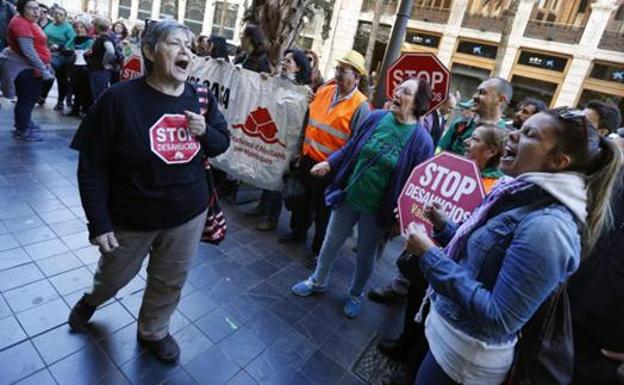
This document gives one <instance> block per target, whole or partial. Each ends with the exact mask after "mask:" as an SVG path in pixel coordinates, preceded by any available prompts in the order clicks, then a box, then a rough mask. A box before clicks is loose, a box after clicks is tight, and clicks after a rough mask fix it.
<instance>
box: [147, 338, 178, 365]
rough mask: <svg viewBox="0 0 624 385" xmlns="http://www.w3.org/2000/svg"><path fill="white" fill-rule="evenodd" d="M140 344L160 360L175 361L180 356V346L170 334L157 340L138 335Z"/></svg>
mask: <svg viewBox="0 0 624 385" xmlns="http://www.w3.org/2000/svg"><path fill="white" fill-rule="evenodd" d="M138 339H139V342H140V343H141V345H143V346H144V347H146V348H147V349H149V350H150V351H151V352H152V353H154V355H155V356H156V357H157V358H158V359H159V360H161V361H163V362H166V363H170V364H172V363H175V362H176V361H178V358H180V347H179V346H178V343H177V342H176V340H175V339H174V338H173V336H172V335H171V334H167V336H166V337H165V338H163V339H162V340H158V341H147V340H144V339H142V338H141V337H140V336H138Z"/></svg>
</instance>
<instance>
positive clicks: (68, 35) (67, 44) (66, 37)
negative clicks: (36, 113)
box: [37, 7, 76, 111]
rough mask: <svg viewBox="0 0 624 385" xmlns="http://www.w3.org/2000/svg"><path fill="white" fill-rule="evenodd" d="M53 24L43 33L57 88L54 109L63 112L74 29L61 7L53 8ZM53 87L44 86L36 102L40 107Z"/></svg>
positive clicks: (49, 84) (72, 54) (50, 82)
mask: <svg viewBox="0 0 624 385" xmlns="http://www.w3.org/2000/svg"><path fill="white" fill-rule="evenodd" d="M52 17H53V22H51V23H48V25H47V26H46V27H45V29H44V30H43V32H45V34H46V37H47V38H48V46H49V47H50V51H52V68H53V69H54V74H55V76H56V84H57V87H58V100H57V102H56V105H55V106H54V109H55V110H57V111H63V109H64V107H65V97H66V96H67V92H68V90H69V70H70V67H71V65H72V63H73V60H74V50H73V46H72V44H73V41H74V37H75V36H76V32H74V28H73V27H72V25H71V24H70V23H69V22H67V11H66V10H65V9H64V8H62V7H55V8H54V13H53V14H52ZM52 86H53V82H52V81H49V82H47V83H46V84H45V85H44V88H43V92H42V94H41V98H40V99H39V100H38V101H37V103H39V104H40V105H43V104H45V100H46V98H47V97H48V93H49V92H50V89H51V88H52Z"/></svg>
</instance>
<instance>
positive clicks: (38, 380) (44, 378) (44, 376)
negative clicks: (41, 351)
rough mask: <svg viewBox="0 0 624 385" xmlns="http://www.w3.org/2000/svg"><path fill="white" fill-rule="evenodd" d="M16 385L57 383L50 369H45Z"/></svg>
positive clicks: (52, 384)
mask: <svg viewBox="0 0 624 385" xmlns="http://www.w3.org/2000/svg"><path fill="white" fill-rule="evenodd" d="M15 385H56V381H55V380H54V377H52V375H51V374H50V372H49V371H48V369H44V370H40V371H38V372H37V373H35V374H33V375H31V376H28V377H26V378H24V379H23V380H20V381H18V382H16V383H15Z"/></svg>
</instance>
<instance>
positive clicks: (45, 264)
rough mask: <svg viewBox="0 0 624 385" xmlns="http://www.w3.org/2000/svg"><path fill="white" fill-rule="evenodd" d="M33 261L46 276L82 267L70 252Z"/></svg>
mask: <svg viewBox="0 0 624 385" xmlns="http://www.w3.org/2000/svg"><path fill="white" fill-rule="evenodd" d="M35 263H36V264H37V266H39V268H40V269H41V271H43V274H45V275H46V276H48V277H52V276H54V275H57V274H60V273H64V272H67V271H70V270H74V269H77V268H79V267H82V262H81V261H80V260H79V259H78V258H77V257H76V256H75V255H74V254H73V253H71V252H67V253H63V254H57V255H53V256H51V257H48V258H44V259H40V260H38V261H36V262H35Z"/></svg>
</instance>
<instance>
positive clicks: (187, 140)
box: [149, 114, 201, 164]
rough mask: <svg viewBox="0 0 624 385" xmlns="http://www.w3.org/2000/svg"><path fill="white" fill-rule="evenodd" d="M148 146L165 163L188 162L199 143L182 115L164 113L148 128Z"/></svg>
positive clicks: (195, 152) (198, 147)
mask: <svg viewBox="0 0 624 385" xmlns="http://www.w3.org/2000/svg"><path fill="white" fill-rule="evenodd" d="M149 137H150V148H151V150H152V152H153V153H154V154H156V155H157V156H158V157H159V158H160V159H162V160H163V161H164V162H165V163H167V164H181V163H188V162H190V161H191V160H192V159H193V158H194V157H195V155H197V153H198V152H199V150H200V148H201V145H200V144H199V141H198V140H197V137H196V136H195V135H193V134H191V132H190V131H189V129H188V120H187V119H186V116H184V115H174V114H165V115H163V116H162V117H161V118H160V119H158V121H157V122H156V123H154V125H153V126H152V127H151V128H150V129H149Z"/></svg>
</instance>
